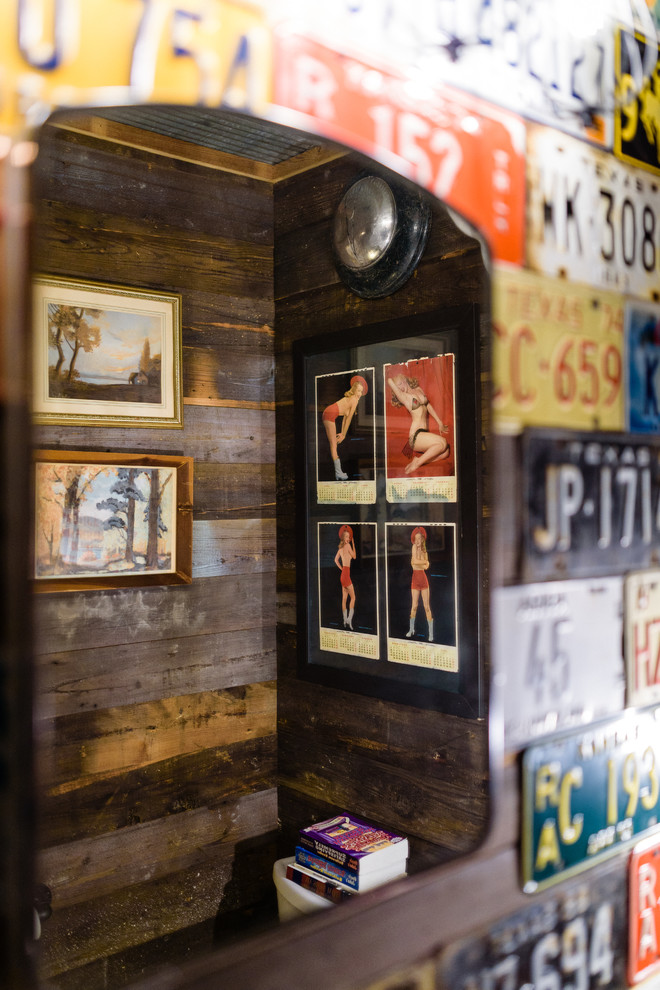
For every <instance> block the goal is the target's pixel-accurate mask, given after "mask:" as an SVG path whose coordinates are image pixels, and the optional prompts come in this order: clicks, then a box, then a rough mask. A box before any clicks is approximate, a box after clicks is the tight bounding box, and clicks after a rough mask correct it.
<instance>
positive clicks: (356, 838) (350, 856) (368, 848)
mask: <svg viewBox="0 0 660 990" xmlns="http://www.w3.org/2000/svg"><path fill="white" fill-rule="evenodd" d="M298 844H299V845H300V846H302V848H303V849H307V850H308V851H309V852H313V853H316V854H317V855H318V856H323V857H324V858H325V859H328V860H330V861H332V862H333V863H336V865H337V866H340V867H342V868H343V869H345V870H350V871H351V872H352V873H357V874H360V875H362V874H364V873H371V872H372V870H382V869H383V868H384V867H385V866H390V865H392V864H397V865H398V866H400V867H401V872H403V871H404V870H405V868H406V867H405V864H406V860H407V859H408V840H407V839H405V838H404V837H403V836H401V835H395V833H394V832H388V831H387V830H386V829H383V828H375V827H374V826H373V825H369V824H368V822H364V821H362V820H361V819H359V818H354V817H353V815H347V814H344V815H336V816H335V817H334V818H330V819H328V821H325V822H318V823H317V824H316V825H308V826H307V827H306V828H301V829H300V832H299V838H298Z"/></svg>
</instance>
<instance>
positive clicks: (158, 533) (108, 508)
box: [34, 462, 176, 578]
mask: <svg viewBox="0 0 660 990" xmlns="http://www.w3.org/2000/svg"><path fill="white" fill-rule="evenodd" d="M35 491H36V500H37V505H36V521H35V522H36V525H35V575H34V576H35V577H36V578H57V577H68V578H70V577H83V576H86V575H94V576H96V577H98V576H101V575H117V574H134V573H140V574H150V573H163V572H171V571H174V570H175V568H176V561H175V559H174V558H175V549H174V548H175V546H176V539H175V534H176V472H175V471H174V470H172V469H171V468H151V467H143V466H140V465H131V466H126V467H124V466H122V465H115V464H113V465H102V464H93V463H90V464H68V463H65V462H57V463H45V462H38V463H37V464H36V489H35Z"/></svg>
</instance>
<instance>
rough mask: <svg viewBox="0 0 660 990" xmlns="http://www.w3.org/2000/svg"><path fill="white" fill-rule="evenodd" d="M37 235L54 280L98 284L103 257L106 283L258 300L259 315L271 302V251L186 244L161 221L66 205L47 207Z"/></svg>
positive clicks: (203, 239) (235, 244) (201, 239)
mask: <svg viewBox="0 0 660 990" xmlns="http://www.w3.org/2000/svg"><path fill="white" fill-rule="evenodd" d="M180 196H181V198H185V197H184V196H182V195H181V193H180ZM35 227H36V244H37V247H36V248H35V257H34V267H35V268H36V269H38V270H43V271H47V272H50V273H51V274H54V273H55V270H56V267H57V268H59V267H60V266H61V265H64V267H65V269H66V273H67V274H68V275H69V277H71V275H72V270H73V269H75V272H76V273H78V277H80V278H84V277H87V278H89V279H90V280H94V281H99V257H101V258H103V271H104V278H103V279H102V281H113V282H118V283H119V284H123V285H133V286H135V287H141V286H143V287H144V288H152V289H153V288H154V287H156V286H158V287H165V286H169V287H170V288H171V290H172V291H176V290H175V287H178V289H179V291H185V290H186V289H187V288H188V287H192V286H193V285H197V286H198V288H201V289H206V290H207V291H210V290H211V289H213V291H215V292H216V294H217V295H218V296H219V297H220V296H223V295H227V296H229V297H244V298H246V299H248V298H252V299H253V300H254V302H255V308H256V300H259V299H263V300H270V299H272V292H273V290H272V271H273V254H272V247H271V246H269V245H260V244H255V243H254V242H252V241H250V240H236V239H234V240H230V239H229V238H228V237H227V236H222V235H221V234H220V233H216V234H202V233H198V234H197V235H196V237H195V238H192V237H188V238H187V239H185V240H183V239H182V237H181V233H180V231H178V230H176V229H173V228H171V227H168V226H165V224H163V223H162V222H160V220H158V219H155V220H152V221H151V223H150V222H149V221H148V219H147V218H143V220H142V222H141V223H140V224H139V226H138V225H136V224H135V223H134V222H133V221H132V220H131V219H127V218H126V217H123V216H118V215H116V214H113V213H107V212H105V211H101V212H99V211H98V210H96V209H94V208H93V207H89V206H85V207H84V208H83V207H80V206H79V207H77V208H73V207H65V206H64V205H63V204H62V203H58V204H57V205H56V206H51V207H49V208H48V209H46V208H44V207H42V208H41V209H40V211H39V213H38V214H37V219H36V221H35ZM90 253H91V254H92V257H91V258H90V257H89V255H90ZM109 272H112V276H111V278H109V277H108V273H109ZM263 322H270V321H263Z"/></svg>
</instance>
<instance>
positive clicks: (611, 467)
mask: <svg viewBox="0 0 660 990" xmlns="http://www.w3.org/2000/svg"><path fill="white" fill-rule="evenodd" d="M522 459H523V465H522V467H523V490H524V496H523V497H524V506H523V510H524V534H523V539H524V561H523V579H524V580H525V581H531V580H546V579H548V578H565V577H595V576H599V575H607V574H624V573H626V572H627V571H630V570H634V569H639V568H643V567H649V566H651V565H652V564H654V563H657V561H658V558H660V438H657V437H648V438H640V437H638V436H627V435H625V434H624V435H623V436H622V435H621V434H613V433H584V432H577V431H576V432H563V431H554V430H535V429H530V430H526V431H525V433H524V435H523V452H522Z"/></svg>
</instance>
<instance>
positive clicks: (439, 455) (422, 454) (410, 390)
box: [387, 375, 450, 474]
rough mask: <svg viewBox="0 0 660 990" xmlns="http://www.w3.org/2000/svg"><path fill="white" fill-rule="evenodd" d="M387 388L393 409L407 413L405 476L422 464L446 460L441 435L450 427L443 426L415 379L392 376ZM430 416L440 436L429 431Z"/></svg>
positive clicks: (445, 448) (444, 446)
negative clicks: (403, 409) (398, 407)
mask: <svg viewBox="0 0 660 990" xmlns="http://www.w3.org/2000/svg"><path fill="white" fill-rule="evenodd" d="M387 384H388V385H389V386H390V388H391V389H392V405H393V406H404V407H405V408H406V409H407V410H408V412H409V413H410V432H409V433H408V440H407V441H406V444H405V446H404V448H403V453H404V454H405V456H406V457H407V458H408V460H409V461H410V464H407V465H406V467H405V473H406V474H412V473H413V471H416V470H417V468H419V467H421V466H422V464H427V463H428V462H429V461H440V460H444V459H445V458H446V457H449V453H450V451H449V442H448V441H447V439H446V438H445V437H444V436H443V435H442V434H444V433H448V432H449V427H448V426H445V424H444V423H443V422H442V420H441V419H440V417H439V416H438V414H437V413H436V411H435V409H434V408H433V406H432V405H431V403H430V402H429V400H428V398H427V397H426V395H425V394H424V390H423V389H422V388H420V385H419V382H418V381H417V379H416V378H406V376H405V375H395V377H394V378H388V379H387ZM429 414H430V415H431V416H432V417H433V419H434V420H435V421H436V423H437V424H438V429H439V430H440V433H439V434H438V433H431V431H430V430H429V429H428V424H429Z"/></svg>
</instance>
